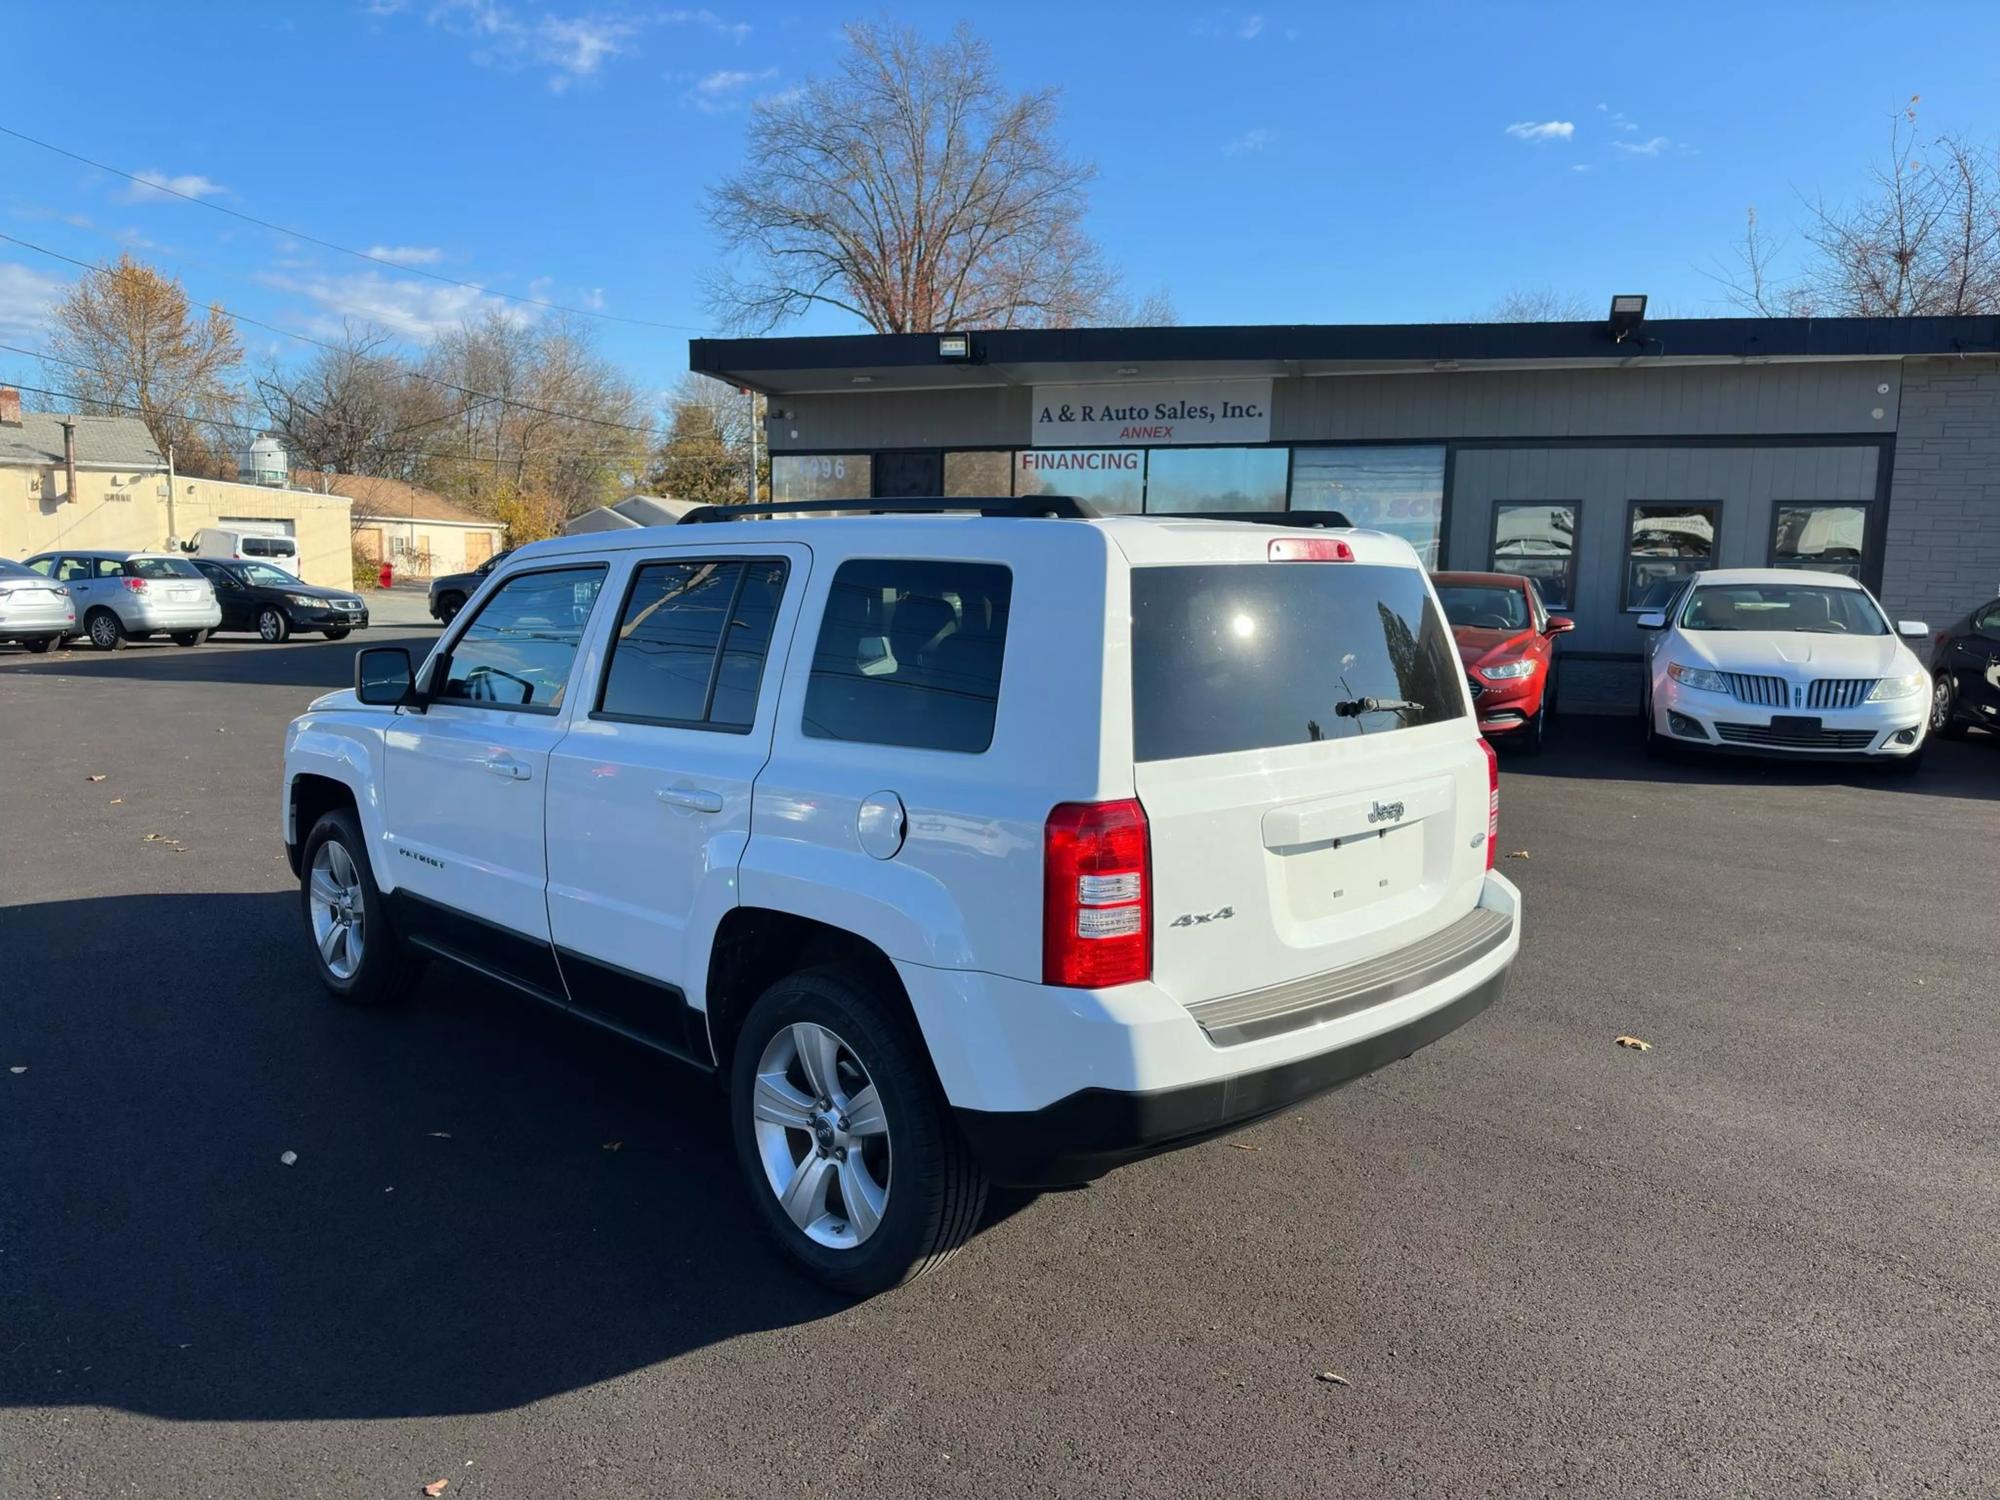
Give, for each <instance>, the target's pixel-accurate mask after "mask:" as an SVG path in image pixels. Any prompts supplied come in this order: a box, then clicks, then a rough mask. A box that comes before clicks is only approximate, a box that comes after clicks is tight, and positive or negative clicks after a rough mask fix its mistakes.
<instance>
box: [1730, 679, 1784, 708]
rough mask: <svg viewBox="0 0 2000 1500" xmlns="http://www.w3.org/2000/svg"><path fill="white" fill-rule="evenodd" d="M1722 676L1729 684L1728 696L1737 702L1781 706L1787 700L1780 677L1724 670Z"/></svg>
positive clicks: (1761, 706)
mask: <svg viewBox="0 0 2000 1500" xmlns="http://www.w3.org/2000/svg"><path fill="white" fill-rule="evenodd" d="M1722 677H1723V680H1724V681H1725V682H1727V683H1728V684H1729V693H1730V696H1731V697H1733V698H1735V699H1736V700H1737V701H1738V702H1739V703H1754V704H1756V705H1757V706H1758V707H1759V708H1783V707H1784V706H1785V704H1786V703H1787V702H1788V701H1789V699H1788V695H1787V689H1786V686H1785V679H1784V678H1782V677H1751V676H1748V675H1746V674H1745V673H1742V672H1724V673H1723V674H1722Z"/></svg>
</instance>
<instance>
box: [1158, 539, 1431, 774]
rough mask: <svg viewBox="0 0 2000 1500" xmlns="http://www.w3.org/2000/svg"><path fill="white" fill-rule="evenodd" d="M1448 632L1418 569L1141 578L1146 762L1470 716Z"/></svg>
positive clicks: (1273, 566)
mask: <svg viewBox="0 0 2000 1500" xmlns="http://www.w3.org/2000/svg"><path fill="white" fill-rule="evenodd" d="M1464 693H1465V689H1464V682H1463V677H1462V674H1461V671H1460V668H1459V663H1458V654H1457V652H1456V650H1455V649H1454V648H1453V646H1452V640H1451V633H1450V631H1449V630H1448V629H1447V628H1446V626H1445V622H1444V620H1443V619H1442V618H1441V617H1440V616H1439V614H1438V610H1437V606H1436V605H1434V604H1433V603H1432V602H1431V596H1430V592H1429V590H1428V589H1426V588H1425V587H1424V577H1423V574H1422V573H1420V572H1418V571H1417V570H1416V569H1414V568H1393V567H1377V566H1372V565H1369V564H1360V563H1234V564H1230V563H1220V564H1197V565H1191V566H1169V567H1145V568H1135V569H1133V571H1132V735H1133V751H1134V754H1135V756H1136V758H1137V759H1139V760H1142V761H1153V760H1178V759H1180V758H1182V757H1185V756H1192V755H1224V754H1229V753H1232V752H1236V751H1243V750H1263V749H1270V748H1273V747H1275V746H1279V745H1297V744H1304V743H1308V742H1311V741H1315V740H1340V739H1348V738H1351V737H1353V736H1355V735H1363V734H1393V733H1395V732H1396V731H1397V730H1401V729H1408V728H1413V727H1416V726H1418V725H1423V724H1440V723H1443V722H1445V721H1446V720H1449V719H1457V718H1462V717H1464V714H1465V697H1464Z"/></svg>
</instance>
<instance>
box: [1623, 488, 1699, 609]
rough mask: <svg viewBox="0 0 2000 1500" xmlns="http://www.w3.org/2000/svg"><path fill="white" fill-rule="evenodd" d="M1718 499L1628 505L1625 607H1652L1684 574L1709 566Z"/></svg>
mask: <svg viewBox="0 0 2000 1500" xmlns="http://www.w3.org/2000/svg"><path fill="white" fill-rule="evenodd" d="M1721 521H1722V506H1721V505H1720V504H1710V503H1702V504H1695V505H1652V504H1645V503H1635V504H1634V505H1633V506H1632V509H1631V513H1630V520H1629V529H1628V532H1627V536H1628V540H1627V542H1626V544H1625V608H1626V609H1628V610H1644V609H1658V608H1659V607H1660V604H1661V603H1662V602H1664V601H1665V600H1666V599H1667V598H1669V597H1671V596H1672V595H1673V593H1674V592H1675V591H1676V590H1677V589H1678V588H1679V585H1680V581H1681V580H1682V579H1683V578H1685V577H1687V575H1688V574H1690V573H1699V572H1700V571H1701V570H1702V569H1703V568H1712V567H1714V566H1715V556H1716V554H1715V537H1716V532H1717V530H1718V528H1719V527H1720V525H1721Z"/></svg>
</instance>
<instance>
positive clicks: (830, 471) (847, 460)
mask: <svg viewBox="0 0 2000 1500" xmlns="http://www.w3.org/2000/svg"><path fill="white" fill-rule="evenodd" d="M874 477H875V469H874V463H873V461H872V460H871V459H870V457H869V456H868V455H867V454H866V453H779V454H776V455H774V456H773V457H772V459H771V498H772V499H773V500H866V499H868V498H869V496H870V495H871V494H873V493H874V489H873V485H874Z"/></svg>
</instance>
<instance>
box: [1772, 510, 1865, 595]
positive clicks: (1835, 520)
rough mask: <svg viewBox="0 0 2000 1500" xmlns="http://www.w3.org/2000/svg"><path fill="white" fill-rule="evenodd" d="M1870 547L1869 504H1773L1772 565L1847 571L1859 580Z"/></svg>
mask: <svg viewBox="0 0 2000 1500" xmlns="http://www.w3.org/2000/svg"><path fill="white" fill-rule="evenodd" d="M1867 550H1868V507H1867V506H1865V505H1839V504H1795V503H1792V502H1790V501H1780V502H1779V503H1778V504H1776V505H1774V506H1772V507H1771V566H1772V567H1774V568H1810V569H1812V570H1813V571H1814V572H1818V573H1843V574H1845V575H1846V576H1847V577H1849V578H1853V579H1856V580H1859V579H1860V577H1861V563H1862V559H1863V558H1864V557H1865V556H1866V554H1867Z"/></svg>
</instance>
